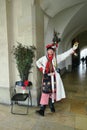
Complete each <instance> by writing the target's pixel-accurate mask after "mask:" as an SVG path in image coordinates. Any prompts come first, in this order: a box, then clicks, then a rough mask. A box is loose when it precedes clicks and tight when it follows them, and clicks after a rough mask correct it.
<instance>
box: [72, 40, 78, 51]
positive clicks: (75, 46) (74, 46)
mask: <svg viewBox="0 0 87 130" xmlns="http://www.w3.org/2000/svg"><path fill="white" fill-rule="evenodd" d="M78 44H79V43H78V42H75V43H74V45H73V50H74V51H75V50H76V49H77V48H78Z"/></svg>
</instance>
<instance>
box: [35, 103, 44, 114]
mask: <svg viewBox="0 0 87 130" xmlns="http://www.w3.org/2000/svg"><path fill="white" fill-rule="evenodd" d="M45 108H46V106H45V105H41V106H40V110H37V111H36V113H37V114H39V115H41V116H44V112H45Z"/></svg>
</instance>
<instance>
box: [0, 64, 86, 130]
mask: <svg viewBox="0 0 87 130" xmlns="http://www.w3.org/2000/svg"><path fill="white" fill-rule="evenodd" d="M62 80H63V82H64V86H65V90H66V95H67V98H66V99H63V100H61V101H60V102H57V103H55V108H56V112H55V113H51V112H50V109H49V107H47V109H46V112H45V116H44V117H41V116H39V115H37V114H36V113H35V111H36V110H37V107H30V108H29V114H28V115H26V116H23V115H12V114H11V113H10V106H7V105H2V104H1V105H0V130H87V69H86V66H85V64H84V65H82V64H81V65H80V66H79V67H78V69H74V70H73V72H72V73H70V72H68V73H66V74H64V75H63V76H62ZM19 109H20V111H21V107H20V108H19Z"/></svg>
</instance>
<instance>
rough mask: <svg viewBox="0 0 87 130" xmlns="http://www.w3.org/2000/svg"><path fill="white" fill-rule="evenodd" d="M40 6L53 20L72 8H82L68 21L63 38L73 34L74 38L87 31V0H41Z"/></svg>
mask: <svg viewBox="0 0 87 130" xmlns="http://www.w3.org/2000/svg"><path fill="white" fill-rule="evenodd" d="M80 5H81V7H80ZM40 6H41V8H42V10H43V11H44V13H45V14H46V15H47V16H49V17H50V18H52V19H54V18H55V17H56V16H58V14H60V13H61V12H64V11H66V10H68V9H70V8H73V9H74V7H77V8H78V7H80V8H78V11H77V12H76V13H75V14H74V16H73V17H72V18H71V19H70V21H68V23H67V25H66V27H65V28H64V30H63V32H62V36H63V37H67V36H69V34H71V35H72V36H71V37H72V38H74V37H75V36H78V35H79V34H80V33H81V32H84V31H85V30H87V14H86V13H87V0H40ZM72 38H71V39H72Z"/></svg>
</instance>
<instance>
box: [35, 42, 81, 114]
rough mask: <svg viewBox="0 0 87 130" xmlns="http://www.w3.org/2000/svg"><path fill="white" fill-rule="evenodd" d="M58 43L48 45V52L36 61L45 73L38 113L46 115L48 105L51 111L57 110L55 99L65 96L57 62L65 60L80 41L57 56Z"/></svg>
mask: <svg viewBox="0 0 87 130" xmlns="http://www.w3.org/2000/svg"><path fill="white" fill-rule="evenodd" d="M56 48H57V44H54V43H52V44H48V45H47V46H46V49H47V54H46V56H43V57H41V58H40V59H38V60H37V61H36V65H37V67H38V68H39V70H40V71H41V72H42V73H43V78H42V94H41V99H40V109H39V110H37V111H36V113H37V114H39V115H41V116H44V112H45V109H46V106H47V105H49V107H50V110H51V112H55V107H54V101H59V100H61V99H63V98H65V97H66V96H65V91H64V86H63V82H62V80H61V77H60V74H59V73H58V72H57V70H56V64H59V63H60V62H62V61H63V60H65V59H66V58H67V57H68V56H70V54H73V53H74V51H75V50H76V49H77V48H78V43H77V42H76V44H74V45H73V47H72V48H71V49H69V50H68V51H66V52H64V53H62V54H60V55H57V56H56Z"/></svg>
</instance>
